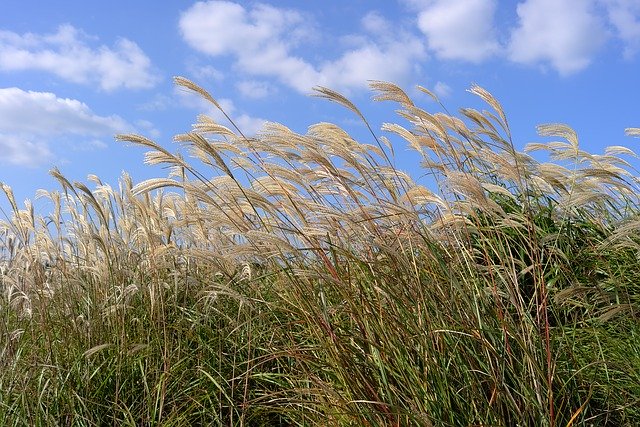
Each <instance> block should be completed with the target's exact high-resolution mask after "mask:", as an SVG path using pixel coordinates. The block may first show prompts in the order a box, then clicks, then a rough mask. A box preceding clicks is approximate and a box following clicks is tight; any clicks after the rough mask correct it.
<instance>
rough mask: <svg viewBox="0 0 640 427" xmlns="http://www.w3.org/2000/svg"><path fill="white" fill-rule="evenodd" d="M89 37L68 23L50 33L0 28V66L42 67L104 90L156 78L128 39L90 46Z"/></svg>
mask: <svg viewBox="0 0 640 427" xmlns="http://www.w3.org/2000/svg"><path fill="white" fill-rule="evenodd" d="M89 41H90V37H88V36H87V35H85V34H84V33H82V32H81V31H80V30H78V29H76V28H75V27H73V26H71V25H62V26H60V27H59V28H58V30H57V31H56V32H55V33H53V34H35V33H25V34H18V33H14V32H11V31H0V70H1V71H27V70H37V71H45V72H49V73H52V74H55V75H56V76H58V77H60V78H62V79H64V80H66V81H70V82H73V83H79V84H97V85H98V86H99V87H100V88H101V89H102V90H105V91H112V90H115V89H118V88H127V89H139V88H150V87H153V86H154V85H155V84H156V83H157V82H158V81H159V77H158V76H157V75H156V73H155V72H154V71H153V67H152V65H151V60H150V59H149V58H148V57H147V56H146V55H145V53H144V52H143V51H142V49H140V47H139V46H138V45H137V44H136V43H134V42H132V41H131V40H128V39H125V38H121V39H119V40H118V41H116V43H115V45H114V46H113V47H112V48H110V47H107V46H105V45H100V46H97V47H91V46H90V45H89Z"/></svg>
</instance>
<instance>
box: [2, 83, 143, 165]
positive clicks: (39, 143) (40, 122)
mask: <svg viewBox="0 0 640 427" xmlns="http://www.w3.org/2000/svg"><path fill="white" fill-rule="evenodd" d="M131 130H133V127H132V126H131V125H129V124H128V123H127V122H126V121H125V120H123V119H122V118H120V117H118V116H99V115H97V114H95V113H94V112H92V111H91V109H90V108H89V107H88V106H87V105H86V104H84V103H82V102H80V101H78V100H75V99H66V98H58V97H57V96H56V95H55V94H53V93H48V92H33V91H24V90H22V89H19V88H15V87H11V88H2V89H0V151H2V152H3V153H5V154H4V155H3V156H2V158H1V159H0V161H2V162H6V163H11V164H16V165H24V166H34V165H37V164H40V163H44V162H46V161H48V160H49V159H50V158H51V156H52V152H51V149H50V146H51V142H52V140H53V139H55V138H68V137H82V138H84V139H85V140H87V141H92V142H91V144H95V141H96V140H97V139H99V138H104V137H111V136H113V135H114V134H116V133H120V132H128V131H131Z"/></svg>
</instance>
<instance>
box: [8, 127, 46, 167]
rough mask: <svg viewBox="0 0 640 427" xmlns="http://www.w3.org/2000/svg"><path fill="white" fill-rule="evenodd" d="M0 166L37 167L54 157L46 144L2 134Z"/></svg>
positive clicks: (36, 140)
mask: <svg viewBox="0 0 640 427" xmlns="http://www.w3.org/2000/svg"><path fill="white" fill-rule="evenodd" d="M0 152H2V156H0V164H12V165H17V166H27V167H35V166H38V165H41V164H45V163H47V162H48V161H50V160H51V158H52V157H53V155H52V153H51V150H50V149H49V146H48V144H47V143H46V142H44V141H42V140H40V139H39V138H36V139H29V138H25V137H21V136H19V135H12V134H4V133H2V132H0Z"/></svg>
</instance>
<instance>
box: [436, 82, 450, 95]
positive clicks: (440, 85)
mask: <svg viewBox="0 0 640 427" xmlns="http://www.w3.org/2000/svg"><path fill="white" fill-rule="evenodd" d="M433 93H435V94H436V95H438V97H439V98H446V97H448V96H449V95H451V86H449V85H448V84H446V83H444V82H436V84H435V86H434V87H433Z"/></svg>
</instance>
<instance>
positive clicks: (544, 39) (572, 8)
mask: <svg viewBox="0 0 640 427" xmlns="http://www.w3.org/2000/svg"><path fill="white" fill-rule="evenodd" d="M595 6H596V5H595V3H594V1H592V0H526V1H524V2H522V3H520V4H518V6H517V14H518V19H519V24H518V26H517V27H516V28H515V29H514V30H513V32H512V34H511V40H510V43H509V47H508V50H509V57H510V58H511V60H513V61H515V62H518V63H524V64H538V63H542V64H548V65H550V66H551V67H553V68H554V69H556V70H557V71H558V72H559V73H560V74H561V75H568V74H571V73H575V72H577V71H580V70H583V69H584V68H586V67H587V66H588V65H589V64H590V62H591V60H592V59H593V57H594V55H595V54H596V53H597V51H598V50H599V49H600V48H601V47H602V45H603V44H604V42H605V41H606V39H607V31H606V29H605V26H604V22H603V19H602V17H601V16H600V15H599V14H597V13H596V10H595Z"/></svg>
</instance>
